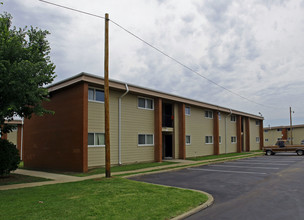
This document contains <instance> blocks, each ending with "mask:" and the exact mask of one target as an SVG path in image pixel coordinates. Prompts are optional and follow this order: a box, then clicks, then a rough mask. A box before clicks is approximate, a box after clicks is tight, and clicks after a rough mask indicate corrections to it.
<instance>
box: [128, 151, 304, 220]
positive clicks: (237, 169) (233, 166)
mask: <svg viewBox="0 0 304 220" xmlns="http://www.w3.org/2000/svg"><path fill="white" fill-rule="evenodd" d="M131 179H133V180H137V181H144V182H150V183H156V184H162V185H170V186H177V187H183V188H190V189H198V190H203V191H206V192H208V193H210V194H211V195H212V196H213V197H214V200H215V201H214V204H213V205H212V206H211V207H209V208H207V209H205V210H203V211H201V212H199V213H196V214H195V215H192V216H190V217H188V218H187V219H286V218H288V219H289V220H290V219H304V189H303V186H304V156H296V154H277V155H274V156H260V157H254V158H247V159H240V160H236V161H230V162H224V163H217V164H210V165H204V166H199V167H193V168H186V169H183V170H178V171H171V172H166V173H160V174H151V175H144V176H138V177H134V178H131Z"/></svg>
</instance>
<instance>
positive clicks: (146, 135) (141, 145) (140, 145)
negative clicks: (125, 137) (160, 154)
mask: <svg viewBox="0 0 304 220" xmlns="http://www.w3.org/2000/svg"><path fill="white" fill-rule="evenodd" d="M139 135H144V136H145V143H144V144H139ZM148 135H152V144H147V140H148V138H147V137H148ZM137 146H139V147H144V146H154V134H143V133H139V134H137Z"/></svg>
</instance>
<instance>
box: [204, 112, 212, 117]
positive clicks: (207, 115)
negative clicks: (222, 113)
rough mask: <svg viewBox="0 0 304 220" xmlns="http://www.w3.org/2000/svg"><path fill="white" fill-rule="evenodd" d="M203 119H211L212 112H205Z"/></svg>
mask: <svg viewBox="0 0 304 220" xmlns="http://www.w3.org/2000/svg"><path fill="white" fill-rule="evenodd" d="M205 118H213V112H212V111H205Z"/></svg>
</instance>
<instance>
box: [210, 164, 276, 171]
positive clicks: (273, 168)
mask: <svg viewBox="0 0 304 220" xmlns="http://www.w3.org/2000/svg"><path fill="white" fill-rule="evenodd" d="M208 167H239V168H252V169H268V170H278V169H280V168H278V167H246V166H233V165H208Z"/></svg>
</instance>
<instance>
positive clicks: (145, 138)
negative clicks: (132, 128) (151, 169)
mask: <svg viewBox="0 0 304 220" xmlns="http://www.w3.org/2000/svg"><path fill="white" fill-rule="evenodd" d="M138 145H139V146H152V145H154V138H153V134H139V135H138Z"/></svg>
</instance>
